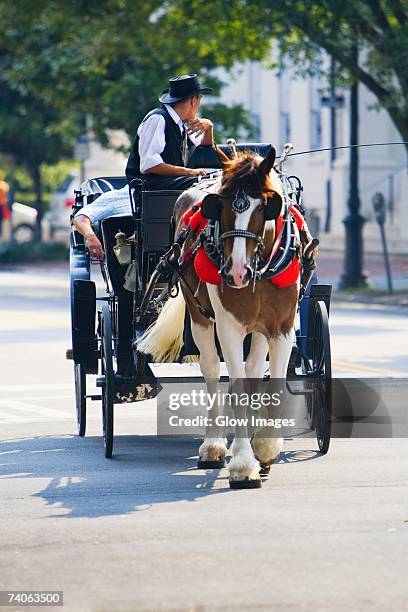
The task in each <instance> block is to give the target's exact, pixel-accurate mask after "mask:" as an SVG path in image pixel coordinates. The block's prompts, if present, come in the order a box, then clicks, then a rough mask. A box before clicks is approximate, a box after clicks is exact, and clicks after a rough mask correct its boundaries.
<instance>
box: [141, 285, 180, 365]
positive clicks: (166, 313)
mask: <svg viewBox="0 0 408 612" xmlns="http://www.w3.org/2000/svg"><path fill="white" fill-rule="evenodd" d="M185 311H186V303H185V301H184V297H183V294H182V292H181V291H180V290H179V292H178V295H177V296H176V297H175V298H168V299H167V301H166V303H165V304H164V306H163V308H162V310H161V311H160V314H159V316H158V317H157V319H156V321H155V322H154V323H153V324H152V325H150V327H148V328H147V330H146V331H145V332H144V333H143V335H142V336H141V337H140V339H139V340H138V343H137V350H138V351H140V352H141V353H145V354H147V355H151V356H152V358H153V361H155V362H159V363H160V362H163V361H165V362H168V363H169V362H173V361H176V360H177V358H178V356H179V354H180V351H181V349H182V347H183V331H184V315H185Z"/></svg>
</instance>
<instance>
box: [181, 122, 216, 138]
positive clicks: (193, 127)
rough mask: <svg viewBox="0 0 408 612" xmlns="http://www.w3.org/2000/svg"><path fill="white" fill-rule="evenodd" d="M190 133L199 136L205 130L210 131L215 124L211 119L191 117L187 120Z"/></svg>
mask: <svg viewBox="0 0 408 612" xmlns="http://www.w3.org/2000/svg"><path fill="white" fill-rule="evenodd" d="M186 126H187V132H188V134H191V135H192V134H195V135H196V136H199V135H200V134H204V133H205V132H209V131H210V130H212V128H213V124H212V122H211V121H210V120H209V119H190V120H188V121H186Z"/></svg>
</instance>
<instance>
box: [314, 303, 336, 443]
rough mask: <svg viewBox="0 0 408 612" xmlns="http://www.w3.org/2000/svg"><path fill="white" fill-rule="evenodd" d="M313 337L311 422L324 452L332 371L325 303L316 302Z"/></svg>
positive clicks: (329, 427)
mask: <svg viewBox="0 0 408 612" xmlns="http://www.w3.org/2000/svg"><path fill="white" fill-rule="evenodd" d="M314 316H315V324H314V339H313V365H312V367H313V370H312V375H313V378H314V384H315V390H314V393H313V424H314V426H315V429H316V438H317V443H318V445H319V450H320V452H322V453H323V454H326V453H327V451H328V450H329V445H330V436H331V414H332V385H331V381H332V371H331V350H330V332H329V316H328V313H327V308H326V304H325V303H324V302H323V301H321V300H319V301H318V302H316V306H315V311H314Z"/></svg>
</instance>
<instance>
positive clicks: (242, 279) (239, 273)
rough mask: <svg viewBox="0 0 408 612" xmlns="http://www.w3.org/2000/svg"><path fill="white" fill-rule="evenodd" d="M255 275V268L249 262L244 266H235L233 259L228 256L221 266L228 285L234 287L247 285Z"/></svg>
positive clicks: (222, 274)
mask: <svg viewBox="0 0 408 612" xmlns="http://www.w3.org/2000/svg"><path fill="white" fill-rule="evenodd" d="M253 275H254V269H253V268H252V266H251V265H249V264H248V263H247V264H245V266H242V267H233V266H232V259H231V257H228V259H227V260H226V262H225V263H224V265H223V266H222V267H221V277H222V279H223V281H224V282H225V284H226V285H228V286H229V287H233V288H234V289H243V288H244V287H247V286H248V284H249V282H250V281H251V280H252V278H253Z"/></svg>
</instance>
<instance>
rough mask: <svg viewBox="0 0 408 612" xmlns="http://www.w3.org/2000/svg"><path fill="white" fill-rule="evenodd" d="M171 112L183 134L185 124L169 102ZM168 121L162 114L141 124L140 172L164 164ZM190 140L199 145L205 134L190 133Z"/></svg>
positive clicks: (168, 109)
mask: <svg viewBox="0 0 408 612" xmlns="http://www.w3.org/2000/svg"><path fill="white" fill-rule="evenodd" d="M164 106H165V107H166V109H167V111H168V112H169V115H170V117H171V118H172V119H174V121H175V122H176V123H177V125H178V126H179V129H180V132H181V134H182V133H183V129H184V124H183V121H182V120H181V119H180V117H179V116H178V114H177V113H176V111H175V110H174V108H173V107H171V106H170V105H169V104H165V105H164ZM165 126H166V121H165V119H164V117H163V116H162V115H151V116H150V117H149V118H148V119H146V121H144V122H143V123H141V124H140V125H139V128H138V130H137V134H138V136H139V156H140V172H141V173H142V174H146V173H147V172H149V170H150V168H153V167H154V166H157V165H158V164H163V163H164V161H163V158H162V157H161V153H163V151H164V148H165V146H166V138H165ZM189 138H190V140H192V141H193V143H194V144H195V145H196V146H198V145H199V144H200V143H201V141H202V139H203V135H202V134H200V135H199V136H196V135H195V134H194V135H189Z"/></svg>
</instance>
